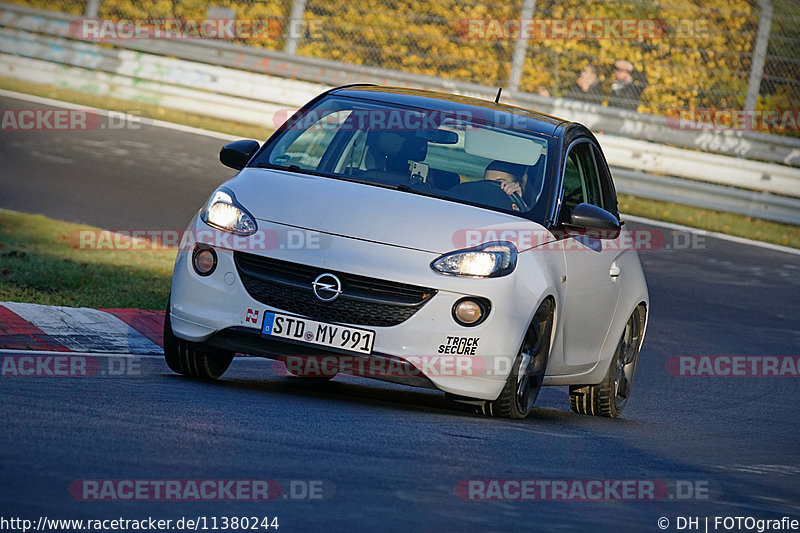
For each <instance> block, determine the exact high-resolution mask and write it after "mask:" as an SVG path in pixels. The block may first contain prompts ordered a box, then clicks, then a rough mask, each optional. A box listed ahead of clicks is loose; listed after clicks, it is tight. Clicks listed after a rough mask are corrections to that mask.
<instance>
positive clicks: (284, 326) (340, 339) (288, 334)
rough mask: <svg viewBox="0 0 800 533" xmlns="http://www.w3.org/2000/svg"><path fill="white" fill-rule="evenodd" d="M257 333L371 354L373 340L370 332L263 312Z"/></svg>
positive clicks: (373, 333) (373, 336) (373, 337)
mask: <svg viewBox="0 0 800 533" xmlns="http://www.w3.org/2000/svg"><path fill="white" fill-rule="evenodd" d="M261 333H263V334H264V335H270V336H272V337H281V338H283V339H293V340H296V341H302V342H308V343H311V344H318V345H320V346H328V347H330V348H338V349H340V350H348V351H351V352H359V353H364V354H371V353H372V344H373V343H374V342H375V332H374V331H370V330H367V329H359V328H350V327H347V326H339V325H336V324H326V323H324V322H317V321H315V320H309V319H307V318H302V317H298V316H289V315H281V314H278V313H270V312H266V313H264V323H263V324H262V325H261Z"/></svg>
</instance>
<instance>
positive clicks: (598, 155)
mask: <svg viewBox="0 0 800 533" xmlns="http://www.w3.org/2000/svg"><path fill="white" fill-rule="evenodd" d="M592 152H594V158H595V163H596V164H597V169H598V171H599V172H598V176H599V177H600V194H601V195H602V197H603V209H605V210H606V211H608V212H609V213H611V214H612V215H614V216H616V217H619V207H618V204H617V190H616V189H615V188H614V182H613V180H612V179H611V173H610V172H609V171H608V165H606V160H605V158H604V157H603V153H602V152H601V151H600V150H599V149H598V148H597V147H596V146H592Z"/></svg>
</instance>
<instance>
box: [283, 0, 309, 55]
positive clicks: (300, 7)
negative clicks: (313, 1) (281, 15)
mask: <svg viewBox="0 0 800 533" xmlns="http://www.w3.org/2000/svg"><path fill="white" fill-rule="evenodd" d="M305 11H306V0H294V2H292V13H291V15H289V26H288V30H287V33H286V46H284V48H283V51H284V52H286V53H287V54H292V55H294V54H296V53H297V41H298V36H297V33H298V29H299V28H301V27H302V22H303V14H304V13H305Z"/></svg>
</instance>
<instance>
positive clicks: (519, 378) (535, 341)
mask: <svg viewBox="0 0 800 533" xmlns="http://www.w3.org/2000/svg"><path fill="white" fill-rule="evenodd" d="M554 310H555V306H554V304H553V301H552V300H550V299H547V300H545V301H544V302H543V303H542V305H541V306H539V309H538V310H537V311H536V314H535V315H534V316H533V321H532V322H531V324H530V326H528V331H527V333H526V334H525V338H524V339H523V341H522V346H521V347H520V350H519V353H518V354H517V357H516V359H515V360H514V365H513V366H512V368H511V372H510V373H509V375H508V379H507V380H506V384H505V387H503V391H502V392H501V393H500V396H499V397H498V398H497V399H496V400H495V401H493V402H485V403H484V405H483V407H482V412H483V413H484V414H487V415H491V416H494V417H498V418H525V417H526V416H528V413H530V412H531V409H533V404H534V403H536V398H537V397H538V396H539V391H540V390H541V388H542V383H543V382H544V374H545V371H546V370H547V358H548V356H549V354H550V337H551V335H552V332H553V316H554Z"/></svg>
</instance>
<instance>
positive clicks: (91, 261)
mask: <svg viewBox="0 0 800 533" xmlns="http://www.w3.org/2000/svg"><path fill="white" fill-rule="evenodd" d="M86 229H96V228H91V227H90V226H86V225H84V224H72V223H68V222H61V221H58V220H53V219H51V218H47V217H45V216H42V215H28V214H23V213H17V212H15V211H7V210H3V209H0V301H13V302H34V303H37V304H44V305H65V306H70V307H83V306H85V307H95V308H109V307H135V308H141V309H158V310H163V309H164V308H165V307H166V305H167V295H168V293H169V286H170V279H171V278H172V265H173V263H174V262H175V254H176V251H175V250H158V251H153V250H145V251H135V252H132V251H127V250H114V251H99V250H81V249H78V247H77V246H76V245H75V244H76V242H77V241H76V239H75V235H76V233H77V232H76V230H86Z"/></svg>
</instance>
